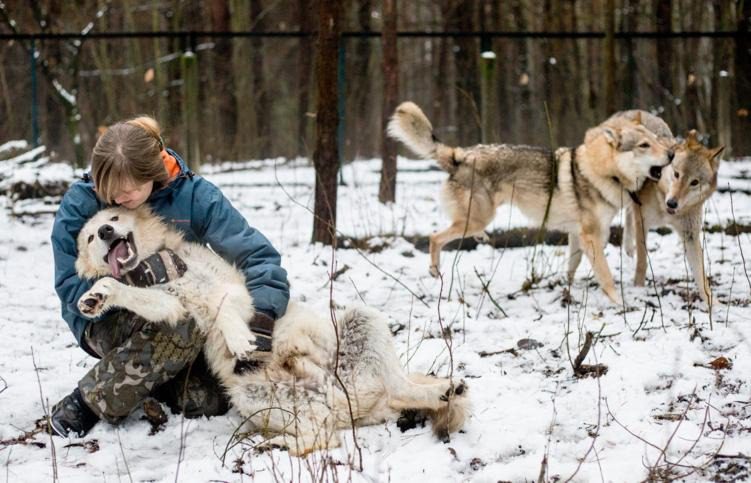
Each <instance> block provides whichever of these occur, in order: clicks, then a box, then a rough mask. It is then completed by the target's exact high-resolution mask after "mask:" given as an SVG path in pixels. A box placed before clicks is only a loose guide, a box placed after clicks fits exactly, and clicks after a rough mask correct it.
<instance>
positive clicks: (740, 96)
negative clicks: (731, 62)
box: [732, 0, 751, 154]
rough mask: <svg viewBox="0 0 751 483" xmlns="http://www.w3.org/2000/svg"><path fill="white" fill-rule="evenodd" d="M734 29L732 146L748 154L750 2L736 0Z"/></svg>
mask: <svg viewBox="0 0 751 483" xmlns="http://www.w3.org/2000/svg"><path fill="white" fill-rule="evenodd" d="M735 3H736V4H737V7H736V8H737V12H736V18H737V21H736V29H737V31H738V35H737V36H736V37H735V42H736V45H735V95H736V96H737V97H736V99H737V101H736V104H735V105H736V109H735V118H734V120H733V123H732V125H733V129H734V130H733V148H734V149H735V150H736V152H740V153H744V154H748V153H749V152H751V141H749V136H748V133H749V132H750V131H751V39H749V31H751V2H750V1H748V0H746V1H740V0H736V2H735Z"/></svg>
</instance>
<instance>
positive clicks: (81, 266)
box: [76, 208, 468, 454]
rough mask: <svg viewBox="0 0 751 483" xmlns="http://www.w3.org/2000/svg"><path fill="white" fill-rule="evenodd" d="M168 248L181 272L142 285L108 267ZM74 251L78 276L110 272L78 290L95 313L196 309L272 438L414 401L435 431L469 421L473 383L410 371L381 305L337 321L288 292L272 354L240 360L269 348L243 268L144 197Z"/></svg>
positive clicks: (250, 412)
mask: <svg viewBox="0 0 751 483" xmlns="http://www.w3.org/2000/svg"><path fill="white" fill-rule="evenodd" d="M165 249H167V250H171V251H172V252H173V253H175V254H176V255H177V257H179V260H178V261H179V263H180V264H184V266H182V270H180V271H181V272H182V274H181V276H179V275H180V274H177V275H175V274H173V275H175V276H170V277H168V278H169V281H167V282H166V283H157V284H155V285H151V286H149V287H145V288H143V287H135V286H131V285H126V284H125V283H122V282H120V281H118V280H116V279H115V278H112V276H115V277H118V278H120V277H123V278H124V279H126V280H127V279H128V272H129V271H131V270H133V268H135V267H136V266H138V264H139V263H141V261H143V260H144V259H146V258H148V257H149V256H152V255H154V254H156V253H160V254H161V253H166V252H165V251H164V250H165ZM78 253H79V256H78V260H77V261H76V270H77V271H78V273H79V275H80V276H81V277H83V278H89V279H93V278H99V277H103V278H100V279H99V280H98V281H97V282H96V283H95V284H94V286H93V287H92V288H91V289H90V290H89V291H88V292H86V293H85V294H83V295H82V296H81V298H80V300H79V302H78V307H79V309H80V310H81V313H83V314H84V315H85V316H89V317H96V316H98V315H100V314H102V313H103V312H105V311H106V310H108V309H109V308H110V307H121V308H124V309H127V310H129V311H131V312H133V313H135V314H137V315H139V316H141V317H143V318H145V319H147V320H149V321H151V322H164V323H167V324H172V325H174V324H179V323H180V322H181V321H183V320H186V319H187V317H193V318H194V319H195V321H196V324H197V325H198V327H199V328H200V330H201V331H202V332H203V333H204V334H205V335H206V339H207V340H206V343H205V346H204V354H205V356H206V360H207V362H208V364H209V367H210V368H211V370H212V371H213V372H214V374H215V375H216V376H217V377H218V378H219V380H220V381H221V382H222V384H223V385H224V386H225V388H226V389H227V392H228V394H229V396H230V399H231V401H232V403H233V405H234V406H235V407H236V408H237V409H238V411H239V412H240V413H241V414H242V415H243V416H245V417H246V418H249V422H250V424H251V425H252V426H253V429H255V430H257V431H262V432H264V433H271V434H272V435H275V437H273V438H271V439H269V440H268V441H267V442H266V444H267V445H273V446H281V447H287V448H289V449H290V452H292V453H294V454H305V453H307V452H309V451H313V450H315V449H320V448H332V447H336V446H338V445H339V439H338V435H337V430H338V429H344V428H350V427H352V425H353V424H354V425H355V426H362V425H368V424H377V423H379V422H383V421H386V420H391V419H395V418H396V417H397V416H398V415H399V413H400V412H401V411H402V410H407V409H414V410H418V411H422V412H424V413H425V414H426V415H427V416H429V417H430V418H431V419H432V421H433V430H434V432H435V433H436V434H437V435H439V436H446V435H448V433H449V432H453V431H457V430H458V429H460V428H461V427H462V425H463V423H464V420H465V418H466V416H467V413H468V399H467V397H466V387H465V385H464V384H463V383H459V384H457V385H454V383H453V382H452V381H451V380H449V379H445V378H437V377H432V376H425V375H421V374H409V375H408V374H406V373H405V372H404V371H403V369H402V367H401V365H400V363H399V358H398V356H397V354H396V351H395V349H394V345H393V339H392V335H391V332H390V330H389V328H388V325H387V320H386V318H385V317H384V316H383V315H382V314H380V313H379V312H377V311H375V310H373V309H367V308H356V309H348V310H346V311H344V312H343V313H339V314H337V317H336V318H335V322H336V323H335V324H334V323H332V320H331V319H330V318H323V317H320V316H317V315H314V314H313V313H311V311H310V310H309V308H307V307H305V306H303V305H302V304H298V303H294V302H292V303H290V305H289V307H288V309H287V312H286V314H285V315H284V317H282V318H281V319H279V320H277V321H276V325H275V328H274V334H273V343H272V346H273V349H272V352H271V354H270V356H269V357H266V358H265V359H267V360H266V361H265V362H264V363H262V364H261V367H260V368H257V369H256V370H254V371H246V372H242V371H236V370H235V367H236V365H237V363H238V361H239V360H244V359H247V358H249V357H251V355H252V357H253V358H254V359H258V358H261V359H264V357H263V353H258V352H256V353H255V354H253V351H254V349H255V345H254V341H255V338H254V335H253V333H252V332H251V331H250V329H249V326H248V322H249V321H250V319H251V318H252V316H253V313H254V310H253V303H252V299H251V297H250V294H249V293H248V291H247V289H246V287H245V280H244V277H243V275H242V274H241V273H240V272H239V271H238V270H236V269H235V268H234V267H233V266H231V265H230V264H228V263H227V262H225V261H224V260H223V259H222V258H221V257H220V256H218V255H217V254H215V253H214V252H212V251H211V250H209V249H208V248H207V247H204V246H201V245H198V244H195V243H189V242H186V241H184V240H183V238H182V236H181V234H180V233H179V232H177V231H176V230H174V229H171V228H170V227H168V226H167V225H166V224H165V223H163V222H162V220H161V219H160V218H158V217H157V216H155V215H154V214H152V213H151V211H149V210H148V208H139V209H137V210H127V209H124V208H109V209H106V210H103V211H101V212H99V213H97V214H96V215H95V216H94V217H92V218H91V220H89V221H88V222H87V223H86V225H85V226H84V227H83V229H82V230H81V233H80V234H79V237H78ZM334 327H336V329H337V330H334ZM337 335H338V340H337ZM337 348H338V354H337ZM266 354H267V353H266ZM337 364H338V366H337V367H335V366H336V365H337ZM335 376H339V378H338V379H339V380H341V382H342V384H343V385H344V387H343V388H342V385H341V384H340V383H339V382H338V380H337V377H335ZM350 410H351V412H350Z"/></svg>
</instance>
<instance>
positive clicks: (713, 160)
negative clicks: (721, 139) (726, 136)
mask: <svg viewBox="0 0 751 483" xmlns="http://www.w3.org/2000/svg"><path fill="white" fill-rule="evenodd" d="M724 150H725V146H718V147H716V148H714V149H710V150H709V164H710V165H712V169H713V170H714V171H717V169H718V168H719V167H720V154H722V152H723V151H724Z"/></svg>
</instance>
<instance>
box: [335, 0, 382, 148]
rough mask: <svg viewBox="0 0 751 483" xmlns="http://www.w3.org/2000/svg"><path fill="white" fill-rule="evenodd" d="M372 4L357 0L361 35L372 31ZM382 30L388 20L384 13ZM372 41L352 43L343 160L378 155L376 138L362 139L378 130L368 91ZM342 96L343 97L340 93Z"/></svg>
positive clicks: (362, 38) (362, 40) (369, 87)
mask: <svg viewBox="0 0 751 483" xmlns="http://www.w3.org/2000/svg"><path fill="white" fill-rule="evenodd" d="M372 3H373V2H372V1H371V0H359V1H358V2H357V3H356V6H357V27H358V30H359V31H361V32H370V31H371V24H370V21H371V11H372V9H373V5H372ZM383 20H384V28H385V23H386V22H387V19H386V17H385V12H384V17H383ZM371 42H373V39H371V38H368V37H358V38H357V39H356V40H355V55H354V58H353V59H352V64H351V65H352V75H351V76H347V77H348V78H350V79H352V80H351V82H350V86H352V89H351V92H352V102H350V103H347V105H348V107H349V109H348V111H349V112H348V116H347V119H348V122H347V124H348V127H349V129H348V131H349V133H348V136H347V138H348V140H349V143H348V144H349V149H348V150H347V151H348V153H347V156H346V157H345V158H344V159H357V158H358V157H363V156H372V155H373V153H375V152H376V151H377V148H376V143H377V142H378V139H377V138H376V137H375V136H363V135H362V133H364V132H372V131H373V129H377V128H376V126H373V124H372V121H373V116H369V115H368V114H370V113H371V112H372V104H373V103H374V100H375V99H373V89H372V87H371V77H372V76H371V75H370V74H369V67H370V51H371V50H372V49H371ZM342 94H344V93H342Z"/></svg>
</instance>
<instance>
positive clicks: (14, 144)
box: [0, 140, 29, 156]
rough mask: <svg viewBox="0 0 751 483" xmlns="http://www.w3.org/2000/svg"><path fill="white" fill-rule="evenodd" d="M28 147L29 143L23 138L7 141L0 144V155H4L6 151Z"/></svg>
mask: <svg viewBox="0 0 751 483" xmlns="http://www.w3.org/2000/svg"><path fill="white" fill-rule="evenodd" d="M28 147H29V143H28V142H26V141H23V140H14V141H8V142H5V143H3V144H0V156H2V155H4V154H5V153H7V152H8V151H13V150H19V151H20V150H22V149H26V148H28Z"/></svg>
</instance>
